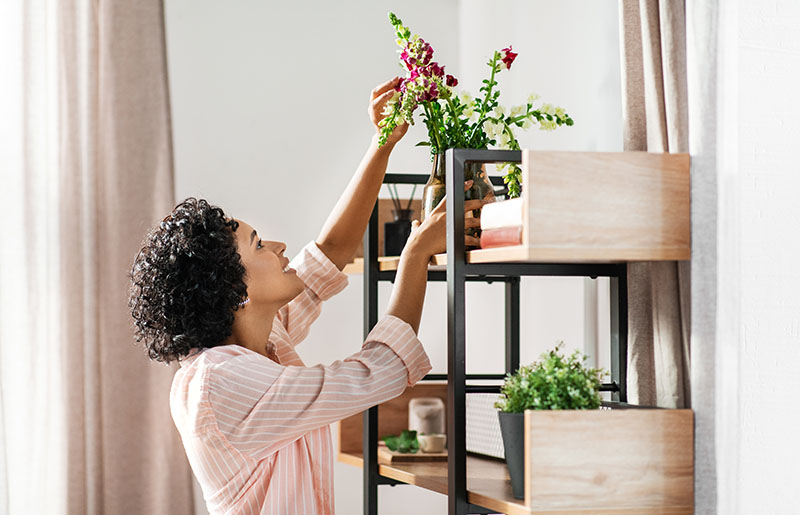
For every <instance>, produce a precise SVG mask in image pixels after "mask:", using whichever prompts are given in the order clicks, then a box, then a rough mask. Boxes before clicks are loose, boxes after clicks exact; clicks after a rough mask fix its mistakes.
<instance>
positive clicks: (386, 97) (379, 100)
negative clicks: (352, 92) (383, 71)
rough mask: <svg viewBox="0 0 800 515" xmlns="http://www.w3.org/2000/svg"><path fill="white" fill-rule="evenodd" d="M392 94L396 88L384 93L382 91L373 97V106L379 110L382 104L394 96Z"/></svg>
mask: <svg viewBox="0 0 800 515" xmlns="http://www.w3.org/2000/svg"><path fill="white" fill-rule="evenodd" d="M392 95H394V89H390V90H388V91H384V92H383V93H381V94H380V95H378V96H377V97H373V99H372V108H373V109H375V110H379V108H381V104H385V103H386V101H387V100H389V99H390V98H392Z"/></svg>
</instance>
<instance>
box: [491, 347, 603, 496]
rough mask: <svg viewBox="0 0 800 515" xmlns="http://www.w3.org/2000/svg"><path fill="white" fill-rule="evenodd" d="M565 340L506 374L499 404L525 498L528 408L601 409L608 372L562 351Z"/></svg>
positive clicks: (518, 491) (515, 488) (515, 483)
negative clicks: (533, 360) (526, 420)
mask: <svg viewBox="0 0 800 515" xmlns="http://www.w3.org/2000/svg"><path fill="white" fill-rule="evenodd" d="M562 347H563V342H559V344H558V345H557V346H556V348H555V349H553V350H551V351H549V352H545V353H544V354H542V355H541V357H540V360H539V361H535V362H534V363H532V364H530V365H528V366H523V367H520V368H519V370H518V371H517V372H516V373H514V374H509V375H508V376H507V377H506V380H505V383H504V384H503V387H502V388H501V390H500V394H501V395H500V399H499V400H498V401H497V403H496V404H495V407H496V408H497V409H499V410H500V412H499V417H500V430H501V432H502V434H503V446H504V447H505V453H506V464H507V465H508V473H509V475H510V476H511V490H512V492H513V494H514V497H516V498H517V499H523V498H524V497H525V461H524V460H525V434H524V433H525V410H570V409H598V408H599V407H600V402H601V400H602V399H601V397H600V379H601V378H602V377H603V376H604V375H606V372H605V371H604V370H602V369H597V368H586V367H584V365H583V362H584V361H585V360H586V356H584V355H583V354H581V353H580V352H579V351H575V352H574V353H573V354H572V355H570V356H569V357H565V356H564V355H563V354H562V353H561V349H562Z"/></svg>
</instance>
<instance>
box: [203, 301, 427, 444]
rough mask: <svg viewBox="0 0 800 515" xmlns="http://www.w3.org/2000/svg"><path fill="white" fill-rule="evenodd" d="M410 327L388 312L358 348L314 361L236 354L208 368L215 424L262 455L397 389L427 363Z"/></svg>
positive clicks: (423, 371)
mask: <svg viewBox="0 0 800 515" xmlns="http://www.w3.org/2000/svg"><path fill="white" fill-rule="evenodd" d="M430 368H431V366H430V362H429V361H428V357H427V355H426V354H425V351H424V349H423V348H422V344H421V343H420V341H419V340H418V339H417V337H416V335H415V334H414V331H413V330H412V329H411V326H409V325H408V324H407V323H405V322H403V321H402V320H400V319H398V318H395V317H392V316H387V317H385V318H384V319H382V320H381V321H380V322H379V323H378V325H376V326H375V329H374V330H373V331H372V332H371V333H370V335H369V338H367V340H366V341H365V343H364V346H363V347H362V349H361V351H360V352H358V353H356V354H353V355H351V356H349V357H348V358H346V359H344V360H343V361H336V362H334V363H332V364H330V365H317V366H314V367H297V366H288V367H285V366H281V365H279V364H277V363H275V362H273V361H271V360H269V359H267V358H265V357H263V356H261V355H257V354H248V355H243V356H237V357H236V358H233V359H231V360H228V361H226V362H224V363H221V364H218V365H215V366H214V368H213V369H212V370H211V371H210V372H209V374H208V375H207V378H208V379H207V381H208V399H209V404H210V405H211V406H212V410H213V413H214V416H215V418H216V421H217V426H218V428H219V430H220V431H221V432H222V434H223V435H224V436H225V437H226V438H227V440H228V441H229V442H230V443H231V445H233V446H234V447H235V448H236V449H238V450H239V451H240V452H242V453H245V454H247V455H249V456H251V457H253V458H255V459H262V458H264V457H267V456H269V455H270V454H272V453H273V452H275V451H277V450H279V449H280V448H282V447H283V446H285V445H288V444H290V443H291V442H293V441H294V440H296V439H297V438H299V437H301V436H302V435H303V434H305V433H307V432H309V431H311V430H313V429H317V428H319V427H322V426H325V425H328V424H330V423H332V422H335V421H337V420H341V419H343V418H346V417H348V416H351V415H354V414H356V413H359V412H361V411H364V410H365V409H367V408H369V407H371V406H374V405H376V404H380V403H382V402H385V401H388V400H390V399H393V398H395V397H397V396H398V395H400V394H402V393H403V391H405V389H406V387H407V386H409V385H413V384H414V383H416V382H417V381H418V380H419V379H420V378H422V377H423V376H424V375H425V374H426V373H427V372H428V371H429V370H430Z"/></svg>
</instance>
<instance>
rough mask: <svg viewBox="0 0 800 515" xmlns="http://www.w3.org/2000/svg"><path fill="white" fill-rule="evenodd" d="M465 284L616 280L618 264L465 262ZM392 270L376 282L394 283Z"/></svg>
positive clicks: (439, 278)
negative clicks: (541, 279) (517, 280)
mask: <svg viewBox="0 0 800 515" xmlns="http://www.w3.org/2000/svg"><path fill="white" fill-rule="evenodd" d="M465 267H466V270H467V276H466V278H465V280H466V281H467V282H481V283H490V284H491V283H493V282H502V283H507V282H511V281H512V280H513V279H514V278H517V277H532V276H539V277H547V276H561V277H591V278H597V277H618V276H619V270H620V269H619V265H615V264H588V265H586V264H552V263H467V264H466V265H465ZM396 275H397V271H396V270H384V271H382V272H378V280H379V281H389V282H394V280H395V276H396ZM428 281H430V282H445V281H447V272H445V271H444V270H431V271H429V272H428Z"/></svg>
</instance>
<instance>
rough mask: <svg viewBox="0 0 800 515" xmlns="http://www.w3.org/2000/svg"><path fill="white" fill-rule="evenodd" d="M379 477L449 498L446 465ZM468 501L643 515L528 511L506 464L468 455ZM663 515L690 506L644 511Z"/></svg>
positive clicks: (383, 469) (409, 466)
mask: <svg viewBox="0 0 800 515" xmlns="http://www.w3.org/2000/svg"><path fill="white" fill-rule="evenodd" d="M338 460H339V461H340V462H342V463H346V464H348V465H353V466H355V467H358V468H362V467H363V466H364V460H363V457H362V454H361V453H342V452H340V453H339V455H338ZM378 474H380V475H381V476H383V477H388V478H390V479H394V480H396V481H400V482H401V483H405V484H408V485H414V486H417V487H420V488H424V489H426V490H431V491H433V492H436V493H439V494H442V495H447V462H429V463H397V464H393V465H387V464H383V463H379V464H378ZM467 500H468V501H469V502H470V503H472V504H476V505H478V506H483V507H484V508H488V509H490V510H497V511H498V512H499V513H505V514H507V515H530V514H536V515H588V514H589V513H591V514H592V515H620V514H622V515H633V514H634V513H636V514H641V513H644V512H643V511H642V509H641V508H622V507H621V508H618V509H612V510H607V509H599V510H597V509H591V510H585V509H582V510H569V509H559V510H555V511H554V510H549V509H548V510H541V509H535V508H529V507H528V506H526V505H525V501H524V500H522V499H515V498H514V497H513V496H512V495H511V482H510V481H509V479H508V469H507V468H506V464H505V463H503V462H500V461H497V460H493V459H488V458H481V457H478V456H471V455H467ZM645 512H647V513H660V514H662V515H688V514H691V513H693V507H691V506H674V507H669V508H666V507H665V508H658V509H654V510H645Z"/></svg>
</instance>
